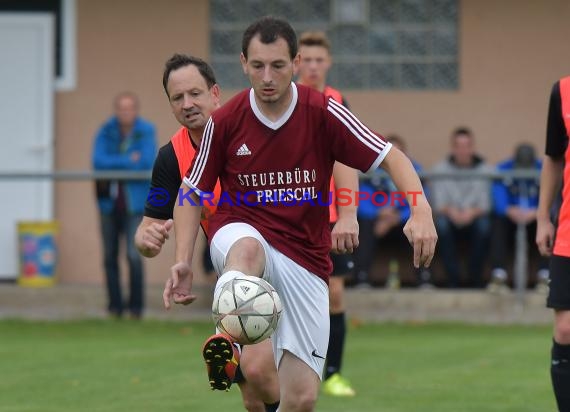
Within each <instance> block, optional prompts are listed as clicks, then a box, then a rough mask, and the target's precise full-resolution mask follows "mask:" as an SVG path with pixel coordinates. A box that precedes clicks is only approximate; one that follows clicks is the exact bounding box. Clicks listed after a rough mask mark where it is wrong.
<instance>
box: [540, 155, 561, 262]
mask: <svg viewBox="0 0 570 412" xmlns="http://www.w3.org/2000/svg"><path fill="white" fill-rule="evenodd" d="M563 167H564V161H563V159H562V158H560V159H554V158H552V157H550V156H548V155H546V156H544V161H543V163H542V171H541V173H540V193H539V196H538V210H537V212H536V245H537V246H538V250H539V251H540V254H541V255H543V256H550V255H551V254H552V247H553V245H554V232H555V228H554V225H553V224H552V221H551V219H550V209H551V208H552V203H553V202H554V198H555V197H556V193H557V191H558V190H559V187H560V183H561V176H562V169H563Z"/></svg>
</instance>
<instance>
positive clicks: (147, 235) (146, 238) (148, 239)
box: [141, 219, 174, 257]
mask: <svg viewBox="0 0 570 412" xmlns="http://www.w3.org/2000/svg"><path fill="white" fill-rule="evenodd" d="M173 225H174V222H173V220H172V219H168V220H167V221H166V222H164V223H158V222H153V223H151V224H150V225H148V226H147V227H146V228H145V229H144V231H143V233H142V241H141V248H142V249H143V250H144V252H145V253H144V255H145V256H147V257H154V256H156V255H158V254H159V253H160V251H161V250H162V245H164V242H166V240H167V239H168V238H169V237H170V234H169V232H170V230H171V229H172V226H173Z"/></svg>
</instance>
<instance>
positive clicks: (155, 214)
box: [144, 142, 182, 220]
mask: <svg viewBox="0 0 570 412" xmlns="http://www.w3.org/2000/svg"><path fill="white" fill-rule="evenodd" d="M181 184H182V178H181V177H180V171H179V169H178V159H177V158H176V154H175V153H174V147H173V146H172V143H171V142H168V143H167V144H166V145H164V146H162V147H161V148H160V150H159V151H158V156H156V160H155V161H154V166H153V167H152V180H151V182H150V191H149V195H148V197H147V199H146V203H145V207H144V215H145V216H147V217H151V218H154V219H161V220H168V219H171V218H172V213H173V210H174V204H175V203H176V197H177V196H178V189H179V188H180V185H181Z"/></svg>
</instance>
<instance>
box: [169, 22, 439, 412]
mask: <svg viewBox="0 0 570 412" xmlns="http://www.w3.org/2000/svg"><path fill="white" fill-rule="evenodd" d="M240 58H241V62H242V67H243V70H244V73H245V74H246V75H247V76H248V78H249V80H250V83H251V85H252V88H251V89H249V90H245V91H243V92H241V93H238V94H237V95H236V96H235V97H233V98H232V99H231V100H230V101H229V102H228V103H226V104H225V105H224V106H223V107H222V108H220V109H218V110H217V111H215V112H214V113H213V114H212V117H211V118H210V120H209V121H208V123H207V124H206V128H205V131H204V136H203V138H202V143H201V145H200V149H199V152H198V154H197V156H196V157H195V159H194V161H193V163H192V167H191V169H190V170H189V171H188V173H187V175H186V177H185V178H184V180H183V184H182V188H183V189H184V190H186V191H188V188H191V189H193V190H194V192H193V194H192V195H191V198H192V199H193V200H194V201H195V202H196V201H199V195H200V194H201V193H204V192H211V191H212V190H213V189H214V186H215V184H216V182H217V180H218V178H219V179H220V183H221V187H222V194H223V195H225V199H224V202H222V199H220V202H219V203H218V208H217V209H216V213H215V214H214V215H213V216H212V217H211V219H210V222H209V233H208V235H209V240H210V251H211V255H212V262H213V264H214V268H215V269H216V272H217V273H219V274H220V277H219V279H218V282H217V284H216V290H215V292H214V299H216V296H219V293H220V291H221V288H222V287H223V285H224V284H225V283H227V282H229V281H231V280H232V279H235V278H236V277H237V276H243V275H244V274H247V275H251V276H262V277H263V278H264V279H266V280H267V281H268V282H269V283H270V284H272V285H273V286H274V287H275V289H276V290H277V292H278V293H279V296H280V297H281V300H282V302H283V312H282V314H281V319H280V321H279V326H278V328H277V330H276V331H275V333H274V334H273V335H272V337H271V344H272V345H273V353H274V360H275V364H276V365H277V367H278V375H279V387H280V394H281V404H280V406H279V411H280V412H289V411H312V410H314V407H315V404H316V400H317V395H318V392H319V387H320V380H321V378H322V372H323V367H324V361H325V356H326V351H327V346H328V337H329V310H328V309H329V304H328V287H327V283H328V277H329V274H330V272H331V270H332V263H331V261H330V257H329V251H330V250H331V248H332V246H333V245H332V238H331V231H330V227H329V213H328V206H324V205H318V204H316V203H314V202H316V201H317V199H315V198H314V197H313V198H312V199H313V200H314V202H313V203H311V202H307V201H303V202H299V203H298V204H296V205H294V206H291V201H299V200H303V199H304V195H300V198H297V197H296V196H297V194H298V193H312V194H316V195H317V196H316V197H317V198H318V195H319V194H320V196H321V200H323V197H322V195H323V194H326V195H327V196H326V197H325V199H326V198H328V191H329V185H330V179H331V175H332V169H333V165H334V162H335V161H339V162H341V163H343V164H345V165H347V166H349V167H353V168H356V169H359V170H361V171H365V172H367V171H369V170H374V169H376V168H377V167H378V166H379V165H381V167H383V168H384V169H385V170H386V171H387V172H388V174H389V175H390V177H391V178H392V179H393V181H394V183H395V184H396V186H397V187H398V189H399V190H401V191H404V192H406V193H407V194H408V196H407V198H408V202H409V203H410V205H411V216H410V219H409V220H408V222H407V223H406V225H405V227H404V233H405V234H406V236H407V238H408V239H409V241H410V244H411V245H413V256H414V257H413V261H414V265H415V266H416V267H419V266H426V265H429V264H430V263H431V260H432V258H433V254H434V250H435V244H436V241H437V235H436V231H435V226H434V223H433V218H432V210H431V207H430V206H429V204H428V203H427V200H426V198H425V196H417V195H416V194H417V193H420V194H421V193H423V189H422V186H421V183H420V180H419V178H418V176H417V174H416V172H415V171H414V168H413V166H412V164H411V162H410V161H409V160H408V158H407V157H406V156H405V155H404V154H403V153H402V152H400V151H399V150H398V149H396V148H391V144H390V143H388V142H386V141H385V140H384V139H383V138H382V137H381V136H380V135H378V134H376V133H374V132H372V131H371V130H370V129H368V128H367V127H366V126H365V125H364V124H362V123H361V122H360V121H359V120H358V119H357V118H356V117H355V116H354V115H353V114H352V113H350V111H348V110H347V109H346V108H345V107H344V106H342V105H341V104H339V103H337V102H336V101H335V100H334V99H330V98H326V97H325V96H324V95H323V94H322V93H320V92H318V91H316V90H313V89H311V88H309V87H306V86H302V85H298V86H297V85H296V84H295V83H293V82H292V79H293V73H294V72H295V71H296V70H297V68H298V64H299V56H298V53H297V38H296V35H295V31H294V30H293V28H292V27H291V26H290V25H289V23H287V22H286V21H283V20H280V19H276V18H272V17H265V18H262V19H260V20H257V21H256V22H254V23H253V24H251V25H250V26H249V27H248V28H247V29H246V31H245V33H244V36H243V40H242V55H241V57H240ZM244 147H245V148H246V149H247V150H241V149H242V148H244ZM244 152H246V153H247V155H243V153H244ZM252 191H253V192H255V193H256V195H257V198H258V200H259V201H263V202H264V203H265V205H263V204H262V205H259V206H257V207H250V206H245V205H243V203H240V205H236V200H237V197H238V196H240V195H241V193H244V192H252ZM283 193H287V195H286V196H285V197H282V195H283ZM250 200H251V199H250ZM284 202H285V203H287V204H284ZM321 204H322V203H321ZM199 225H200V207H188V205H187V204H186V207H184V205H179V204H178V203H177V204H176V206H175V208H174V228H175V233H176V252H175V254H176V256H175V262H176V263H175V264H174V265H173V266H172V268H171V272H170V276H169V278H168V279H167V281H166V284H165V288H164V293H163V299H164V304H165V307H166V308H169V307H170V305H171V301H174V302H175V303H178V304H190V303H191V302H193V301H194V300H195V299H196V296H195V295H193V294H192V271H191V264H192V255H193V250H194V244H195V239H196V235H197V233H198V228H199ZM356 246H358V238H357V236H355V235H354V234H352V233H344V234H340V235H339V236H337V243H336V245H334V248H336V249H338V250H339V251H340V252H345V253H346V252H352V251H353V249H354V248H355V247H356ZM220 347H221V348H222V350H219V349H218V348H220ZM227 347H232V345H231V341H230V340H229V337H227V336H224V335H222V334H218V335H215V336H212V337H211V338H210V339H208V340H207V341H206V344H205V347H204V355H205V359H206V360H207V361H208V360H210V361H213V359H214V358H213V357H212V356H211V355H212V354H211V352H216V351H218V352H217V353H216V355H218V356H219V357H220V358H219V359H218V358H215V359H216V360H215V363H216V364H215V366H216V368H215V370H216V372H218V371H219V372H220V373H215V374H214V376H213V377H214V378H216V379H217V380H219V382H215V384H217V383H222V382H226V383H227V382H228V381H230V380H231V376H224V375H223V373H221V372H223V371H224V369H225V368H224V367H225V366H226V365H227V364H228V363H231V360H232V356H227V355H226V354H225V352H224V350H223V348H227ZM246 349H247V346H246V347H245V348H244V351H245V350H246Z"/></svg>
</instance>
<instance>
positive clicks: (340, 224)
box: [331, 162, 358, 253]
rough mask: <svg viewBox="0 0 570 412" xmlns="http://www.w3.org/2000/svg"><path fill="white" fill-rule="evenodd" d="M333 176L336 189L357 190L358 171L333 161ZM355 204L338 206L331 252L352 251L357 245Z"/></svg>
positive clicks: (332, 233)
mask: <svg viewBox="0 0 570 412" xmlns="http://www.w3.org/2000/svg"><path fill="white" fill-rule="evenodd" d="M333 177H334V181H335V185H336V189H337V190H338V189H341V188H342V189H345V190H346V189H348V190H349V191H350V192H349V193H352V194H354V193H356V192H357V191H358V173H357V172H356V170H355V169H352V168H350V167H348V166H346V165H343V164H342V163H339V162H335V164H334V169H333ZM356 211H357V205H356V204H355V203H354V202H350V203H349V204H342V205H339V206H338V219H337V221H336V222H335V225H334V227H333V229H332V232H331V235H332V246H331V250H332V252H333V253H352V252H353V251H354V249H355V248H357V247H358V220H357V218H356Z"/></svg>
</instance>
